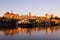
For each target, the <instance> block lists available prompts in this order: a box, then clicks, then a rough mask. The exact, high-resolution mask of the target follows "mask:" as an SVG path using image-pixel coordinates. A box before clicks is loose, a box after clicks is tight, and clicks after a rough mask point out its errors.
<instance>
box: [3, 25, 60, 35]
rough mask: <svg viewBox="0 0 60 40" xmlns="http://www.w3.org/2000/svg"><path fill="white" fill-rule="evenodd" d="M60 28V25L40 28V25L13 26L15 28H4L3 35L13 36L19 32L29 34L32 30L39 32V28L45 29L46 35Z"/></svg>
mask: <svg viewBox="0 0 60 40" xmlns="http://www.w3.org/2000/svg"><path fill="white" fill-rule="evenodd" d="M58 29H60V26H55V27H48V28H42V27H36V28H20V27H19V28H15V29H9V30H4V31H3V32H4V35H5V36H8V35H10V36H13V35H14V34H19V33H23V34H29V35H31V33H32V32H39V31H41V30H45V32H46V35H48V34H49V33H51V32H52V33H53V31H55V30H58Z"/></svg>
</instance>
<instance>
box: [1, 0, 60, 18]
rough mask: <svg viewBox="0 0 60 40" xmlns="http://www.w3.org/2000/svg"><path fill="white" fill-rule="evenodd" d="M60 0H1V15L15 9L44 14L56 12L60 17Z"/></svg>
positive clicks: (16, 10)
mask: <svg viewBox="0 0 60 40" xmlns="http://www.w3.org/2000/svg"><path fill="white" fill-rule="evenodd" d="M59 4H60V1H59V0H0V16H3V15H4V13H5V12H7V11H9V12H10V11H11V10H13V12H14V13H18V14H19V15H21V14H23V15H24V14H28V13H29V12H31V13H32V15H37V16H44V14H46V13H48V14H54V15H57V16H59V17H60V11H59V10H60V5H59Z"/></svg>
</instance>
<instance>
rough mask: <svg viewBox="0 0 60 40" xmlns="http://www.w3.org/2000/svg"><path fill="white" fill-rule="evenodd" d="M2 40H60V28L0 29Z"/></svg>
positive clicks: (0, 39)
mask: <svg viewBox="0 0 60 40" xmlns="http://www.w3.org/2000/svg"><path fill="white" fill-rule="evenodd" d="M0 40H60V26H54V27H48V28H41V27H36V28H20V27H19V28H14V29H3V30H2V29H0Z"/></svg>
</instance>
